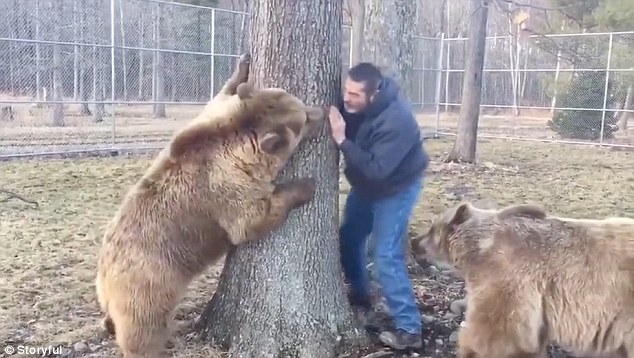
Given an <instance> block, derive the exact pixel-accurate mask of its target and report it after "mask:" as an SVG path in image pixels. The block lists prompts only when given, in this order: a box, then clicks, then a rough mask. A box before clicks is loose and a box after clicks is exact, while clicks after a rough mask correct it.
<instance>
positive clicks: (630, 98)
mask: <svg viewBox="0 0 634 358" xmlns="http://www.w3.org/2000/svg"><path fill="white" fill-rule="evenodd" d="M632 110H634V84H632V83H630V85H629V86H628V87H627V94H626V95H625V103H624V104H623V112H621V117H620V118H619V128H620V130H622V131H623V133H625V134H627V122H628V120H629V119H630V117H633V116H634V113H632Z"/></svg>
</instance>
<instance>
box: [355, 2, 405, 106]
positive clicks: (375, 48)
mask: <svg viewBox="0 0 634 358" xmlns="http://www.w3.org/2000/svg"><path fill="white" fill-rule="evenodd" d="M415 19H416V5H415V3H414V2H412V1H409V0H365V25H364V26H365V37H364V39H363V41H364V43H363V45H364V46H363V59H364V60H365V61H369V62H372V63H374V64H376V65H377V66H379V67H381V68H382V70H383V71H384V72H385V74H387V75H389V76H392V77H394V78H395V79H396V80H397V82H398V83H399V84H400V85H401V86H402V87H403V90H404V92H405V94H409V92H410V91H409V85H410V84H411V81H408V79H410V78H411V73H412V62H413V53H414V52H413V48H414V42H413V40H414V31H415V26H414V21H415Z"/></svg>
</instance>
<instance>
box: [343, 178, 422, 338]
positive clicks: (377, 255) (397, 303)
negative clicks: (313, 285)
mask: <svg viewBox="0 0 634 358" xmlns="http://www.w3.org/2000/svg"><path fill="white" fill-rule="evenodd" d="M421 187H422V178H421V179H419V180H417V181H416V182H414V183H413V184H411V185H410V186H409V187H407V188H405V189H403V190H402V191H400V192H399V193H396V194H394V195H392V196H390V197H388V198H384V199H380V200H377V201H368V200H366V199H364V198H361V197H359V196H358V195H357V193H355V191H354V188H352V190H350V194H349V195H348V198H347V200H346V207H345V209H344V215H343V223H342V225H341V228H340V229H339V245H340V255H341V263H342V266H343V271H344V274H345V277H346V280H347V281H348V282H349V283H350V289H351V292H350V294H351V296H352V297H355V298H357V299H359V300H362V301H363V300H368V298H369V296H370V285H369V283H370V280H369V277H368V272H367V269H366V249H365V247H366V241H367V237H368V235H369V234H370V233H372V234H373V239H374V240H373V242H374V244H375V245H376V246H375V247H374V250H373V251H374V264H375V266H376V272H377V279H378V281H379V282H378V283H379V284H380V285H381V288H382V290H383V295H384V297H385V300H386V301H387V305H388V308H389V310H390V314H391V316H392V319H393V320H394V323H395V325H396V328H397V329H402V330H405V331H407V332H409V333H414V334H420V333H421V329H422V323H421V316H420V311H419V310H418V305H417V304H416V299H415V297H414V288H413V286H412V283H411V281H410V279H409V276H408V272H407V262H406V259H405V255H404V253H403V245H402V242H401V240H402V238H404V237H406V235H405V233H406V230H407V226H408V222H409V216H410V214H411V212H412V209H413V208H414V205H415V204H416V201H417V199H418V196H419V194H420V192H421Z"/></svg>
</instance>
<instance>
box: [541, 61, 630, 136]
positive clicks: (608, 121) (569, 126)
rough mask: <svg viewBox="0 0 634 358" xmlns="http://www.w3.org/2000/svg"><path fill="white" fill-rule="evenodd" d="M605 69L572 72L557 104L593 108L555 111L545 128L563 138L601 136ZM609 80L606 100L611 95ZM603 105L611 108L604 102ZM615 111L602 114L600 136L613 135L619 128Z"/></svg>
mask: <svg viewBox="0 0 634 358" xmlns="http://www.w3.org/2000/svg"><path fill="white" fill-rule="evenodd" d="M605 77H606V71H596V72H589V71H584V72H578V73H576V74H574V75H573V78H572V80H571V81H570V83H569V84H568V86H567V88H566V90H565V92H564V93H562V95H561V99H560V101H559V103H558V107H561V108H588V109H596V110H570V109H561V110H558V111H556V112H555V114H554V116H553V118H552V119H551V120H550V121H548V127H549V128H550V129H552V130H554V131H555V132H557V133H558V134H559V135H561V136H562V137H563V138H569V139H586V140H596V139H599V138H600V137H601V119H602V110H601V109H600V108H603V98H604V93H605ZM612 87H613V83H612V81H609V83H608V99H610V98H611V97H612ZM606 108H610V106H609V103H607V105H606ZM615 123H616V117H615V115H614V112H607V111H606V114H605V125H604V128H603V138H604V139H611V138H614V134H613V132H615V131H616V130H617V129H618V128H617V126H616V125H615Z"/></svg>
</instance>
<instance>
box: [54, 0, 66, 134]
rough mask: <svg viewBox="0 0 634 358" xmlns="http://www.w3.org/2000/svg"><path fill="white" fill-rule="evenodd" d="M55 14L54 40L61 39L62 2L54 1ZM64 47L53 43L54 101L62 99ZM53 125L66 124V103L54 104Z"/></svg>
mask: <svg viewBox="0 0 634 358" xmlns="http://www.w3.org/2000/svg"><path fill="white" fill-rule="evenodd" d="M53 6H54V8H53V16H54V20H53V21H54V24H55V30H54V40H55V41H60V38H61V34H60V33H61V29H60V28H59V24H60V23H61V21H62V17H63V16H64V14H63V7H62V3H61V2H59V1H56V2H54V3H53ZM61 72H62V48H61V46H60V45H53V101H61V100H62V87H63V85H62V74H61ZM51 116H52V122H53V126H56V127H63V126H64V124H65V123H64V104H63V103H60V102H57V103H54V104H53V111H52V112H51Z"/></svg>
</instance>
